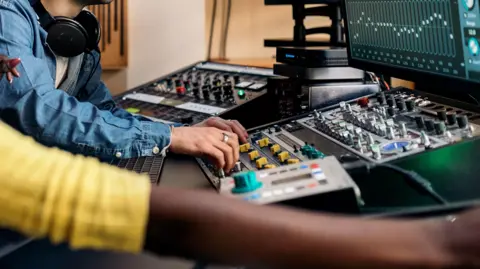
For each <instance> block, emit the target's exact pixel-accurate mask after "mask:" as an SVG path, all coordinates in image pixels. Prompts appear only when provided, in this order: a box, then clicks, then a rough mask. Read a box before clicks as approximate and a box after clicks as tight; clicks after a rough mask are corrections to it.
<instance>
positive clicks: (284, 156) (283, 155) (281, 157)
mask: <svg viewBox="0 0 480 269" xmlns="http://www.w3.org/2000/svg"><path fill="white" fill-rule="evenodd" d="M288 158H290V154H289V153H288V151H284V152H282V153H280V154H278V159H279V160H280V162H282V163H283V162H284V161H286V160H287V159H288Z"/></svg>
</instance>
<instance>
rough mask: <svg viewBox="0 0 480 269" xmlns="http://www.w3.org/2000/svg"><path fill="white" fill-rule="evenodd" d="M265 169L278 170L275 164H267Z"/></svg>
mask: <svg viewBox="0 0 480 269" xmlns="http://www.w3.org/2000/svg"><path fill="white" fill-rule="evenodd" d="M263 168H264V169H273V168H277V166H276V165H274V164H267V165H265V166H263Z"/></svg>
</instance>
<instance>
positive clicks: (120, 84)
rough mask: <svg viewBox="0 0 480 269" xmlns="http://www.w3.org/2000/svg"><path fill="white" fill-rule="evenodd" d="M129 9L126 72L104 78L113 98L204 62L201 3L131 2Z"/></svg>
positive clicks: (107, 73) (181, 0) (185, 0)
mask: <svg viewBox="0 0 480 269" xmlns="http://www.w3.org/2000/svg"><path fill="white" fill-rule="evenodd" d="M128 8H129V10H128V12H129V13H128V24H127V27H128V35H129V40H128V45H129V59H128V68H126V69H124V70H120V71H105V73H104V75H103V79H104V81H105V83H106V84H107V86H108V87H109V88H110V89H111V91H112V94H117V93H120V92H123V91H125V90H127V89H131V88H133V87H135V86H138V85H140V84H142V83H144V82H147V81H150V80H153V79H155V78H157V77H160V76H162V75H165V74H167V73H169V72H172V71H173V70H176V69H179V68H181V67H183V66H186V65H189V64H192V63H194V62H196V61H200V60H202V59H204V57H205V3H204V1H203V0H133V1H132V0H130V1H129V2H128Z"/></svg>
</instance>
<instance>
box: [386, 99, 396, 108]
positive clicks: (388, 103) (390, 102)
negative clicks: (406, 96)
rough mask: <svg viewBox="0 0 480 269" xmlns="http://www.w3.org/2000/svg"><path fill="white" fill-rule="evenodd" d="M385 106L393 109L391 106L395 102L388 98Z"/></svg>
mask: <svg viewBox="0 0 480 269" xmlns="http://www.w3.org/2000/svg"><path fill="white" fill-rule="evenodd" d="M387 105H388V106H389V107H393V106H394V105H395V100H394V99H392V98H388V99H387Z"/></svg>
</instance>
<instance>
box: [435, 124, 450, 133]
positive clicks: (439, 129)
mask: <svg viewBox="0 0 480 269" xmlns="http://www.w3.org/2000/svg"><path fill="white" fill-rule="evenodd" d="M446 131H447V127H446V126H445V122H443V121H440V122H435V133H437V135H444V134H445V132H446Z"/></svg>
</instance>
